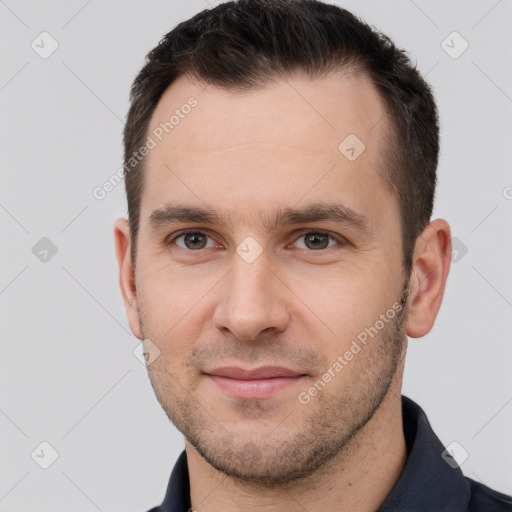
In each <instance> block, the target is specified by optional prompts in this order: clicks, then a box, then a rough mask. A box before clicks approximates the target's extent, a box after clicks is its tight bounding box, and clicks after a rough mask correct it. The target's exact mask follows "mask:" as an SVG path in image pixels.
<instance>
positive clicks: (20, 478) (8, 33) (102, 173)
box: [0, 0, 512, 512]
mask: <svg viewBox="0 0 512 512" xmlns="http://www.w3.org/2000/svg"><path fill="white" fill-rule="evenodd" d="M338 3H339V5H342V6H344V7H347V8H348V9H350V10H352V11H353V12H354V13H356V14H358V15H360V16H362V17H363V18H364V19H365V20H366V21H368V22H369V23H370V24H372V25H374V26H376V27H377V28H378V29H380V30H382V31H384V32H385V33H387V34H389V35H390V36H391V37H392V38H393V39H394V40H395V42H396V43H397V44H398V45H399V46H401V47H404V48H405V49H407V50H408V51H409V52H410V54H411V56H412V58H413V61H416V62H417V65H418V68H419V69H420V70H421V71H423V72H424V73H426V74H427V79H428V80H429V82H430V83H431V84H432V85H433V87H434V91H435V94H436V97H437V100H438V104H439V109H440V114H441V125H442V152H441V161H440V166H439V189H438V193H437V198H436V208H435V214H434V218H436V217H443V218H446V219H447V220H448V221H449V222H450V224H451V226H452V231H453V233H452V234H453V236H454V237H456V239H457V240H455V241H454V244H456V248H457V250H458V252H457V254H456V255H455V257H454V262H453V264H452V268H451V273H450V275H449V278H448V284H447V289H446V294H445V298H444V301H443V305H442V307H441V311H440V313H439V316H438V319H437V322H436V324H435V327H434V329H433V330H432V331H431V332H430V333H429V334H428V335H427V336H426V337H424V338H422V339H411V340H410V346H409V353H408V360H407V364H406V373H405V382H404V390H403V392H404V394H406V395H408V396H409V397H411V398H413V399H414V400H416V401H417V402H418V403H419V404H420V405H421V406H422V407H423V408H424V410H425V411H426V412H427V415H428V417H429V419H430V421H431V424H432V425H433V427H434V429H435V431H436V432H437V434H438V436H439V437H440V438H441V440H442V441H443V442H444V443H445V444H446V445H448V444H449V443H451V442H453V441H456V442H458V443H459V444H460V445H461V446H462V447H463V448H464V449H465V450H466V451H467V452H468V453H469V457H468V458H467V460H465V461H464V462H463V464H462V469H463V471H464V473H465V474H467V475H468V476H470V477H472V478H474V479H475V480H480V481H482V482H484V483H486V484H487V485H489V486H491V487H495V488H497V489H498V490H501V491H504V492H508V493H512V440H511V436H510V432H511V430H512V429H511V427H512V377H511V364H510V363H511V360H512V348H511V343H510V333H511V327H512V315H511V312H512V311H511V308H512V273H511V271H510V262H511V261H512V258H511V256H512V242H511V240H512V236H511V235H512V200H511V198H512V188H510V187H512V175H511V172H510V169H511V160H512V157H511V154H510V150H509V148H510V140H511V135H512V127H511V124H512V123H511V119H512V115H511V114H512V71H511V67H510V53H511V48H512V44H511V43H512V35H511V31H510V26H511V21H512V19H511V18H512V2H511V1H510V0H500V1H496V0H485V1H468V0H464V1H453V0H452V1H450V2H446V1H440V0H438V1H426V0H415V1H412V0H396V1H393V2H385V3H384V2H380V1H378V0H375V1H364V2H362V1H356V0H353V1H340V2H338ZM206 7H208V2H204V1H203V0H193V1H192V0H187V2H178V1H170V0H167V1H157V0H154V1H144V2H142V1H132V2H127V1H124V2H122V1H121V0H109V1H104V2H100V1H99V0H92V1H88V2H87V1H84V0H73V1H70V0H67V1H64V0H61V1H52V2H36V1H35V0H32V1H26V2H15V1H14V0H0V20H1V21H0V34H1V36H0V44H1V55H2V65H1V67H0V109H1V114H0V115H1V117H0V119H1V123H0V130H1V131H0V141H1V144H2V162H1V173H2V186H1V187H0V225H1V237H0V251H1V263H2V265H1V270H0V322H1V323H0V325H1V329H2V341H1V356H0V390H1V391H0V432H1V437H0V439H1V441H0V461H1V462H0V510H1V511H4V512H6V511H17V512H21V511H35V510H37V511H38V512H46V511H52V512H55V511H59V510H74V511H76V512H80V511H84V512H89V511H91V512H93V511H95V510H101V511H115V510H119V511H120V510H122V511H125V512H141V511H144V510H147V509H148V508H149V507H151V506H154V505H156V504H157V503H159V502H160V501H161V500H162V498H163V495H164V490H165V487H166V484H167V480H168V477H169V474H170V471H171V468H172V466H173V464H174V462H175V459H176V458H177V456H178V454H179V453H180V451H181V450H182V449H183V447H184V441H183V438H182V436H181V434H180V433H179V432H178V431H176V430H175V428H174V427H173V426H172V425H171V424H170V423H169V422H168V420H167V417H166V416H165V414H164V413H163V411H162V410H161V409H160V406H159V405H158V403H157V401H156V398H155V397H154V395H153V391H152V389H151V386H150V384H149V380H148V378H147V374H146V369H145V368H144V366H143V365H142V364H141V363H140V361H139V360H138V359H136V357H135V356H134V354H133V351H134V349H135V348H136V347H137V345H138V340H137V339H136V338H135V337H134V336H133V335H132V334H131V333H130V331H129V329H128V324H127V321H126V319H125V312H124V309H123V305H122V300H121V295H120V291H119V288H118V270H117V264H116V261H115V253H114V243H113V223H114V220H115V219H116V218H117V217H119V216H124V215H125V213H126V204H125V197H124V187H123V184H121V185H119V186H118V187H116V188H115V189H114V190H113V191H112V192H111V193H110V194H109V195H108V196H107V197H106V198H105V199H104V200H102V201H99V200H97V199H95V198H94V197H93V195H92V191H93V189H94V188H95V187H96V186H100V185H101V184H102V183H103V182H104V181H105V180H107V179H108V178H109V177H110V176H111V175H112V174H114V173H115V171H116V170H117V169H118V168H119V167H120V166H121V165H122V153H121V151H122V148H121V132H122V128H123V119H124V117H125V115H126V112H127V108H128V92H129V87H130V85H131V82H132V80H133V78H134V76H135V74H136V72H137V71H138V70H139V69H140V67H141V66H142V64H143V59H144V56H145V54H146V53H147V52H148V51H149V50H150V49H151V48H152V47H153V46H155V45H156V44H157V42H158V41H159V40H160V38H161V37H162V36H163V35H164V34H165V33H166V32H168V31H169V30H170V29H171V28H172V27H174V26H175V25H176V23H177V22H179V21H181V20H183V19H186V18H188V17H190V16H191V15H192V14H194V13H196V12H197V11H199V10H202V9H204V8H206ZM43 31H47V32H48V33H50V34H51V36H52V37H53V38H54V39H55V40H56V41H57V42H58V45H59V47H58V49H57V50H56V51H55V52H54V53H53V54H52V55H51V56H49V57H48V58H46V59H43V58H41V57H40V55H39V54H38V53H36V51H34V50H33V49H32V47H31V43H32V41H34V40H35V42H36V43H37V44H39V45H40V46H42V45H43V43H41V38H40V37H39V34H40V33H41V32H43ZM453 31H457V32H458V33H459V34H460V35H461V36H462V37H463V38H464V39H465V40H466V41H467V42H468V43H469V48H468V49H467V50H466V51H465V52H464V53H463V54H462V55H460V56H458V58H453V55H454V52H458V50H460V49H462V40H461V39H458V36H455V39H453V37H452V38H451V39H450V38H449V39H448V40H447V42H446V43H444V45H445V48H446V45H447V44H448V45H449V46H451V47H452V48H451V49H450V50H449V51H451V53H452V56H450V55H449V54H448V53H447V52H446V51H445V49H443V46H442V42H443V41H444V40H446V38H447V36H448V35H449V34H451V33H452V32H453ZM45 37H47V36H45ZM45 41H46V42H45V43H44V45H45V49H46V50H48V49H49V48H50V46H49V44H50V40H49V39H46V40H45ZM452 41H453V42H452ZM38 42H39V43H38ZM507 187H508V188H507ZM42 237H47V238H48V239H50V240H51V241H52V243H53V244H54V245H55V246H56V248H57V253H56V254H55V255H53V256H52V253H51V252H49V253H48V254H47V255H46V261H40V258H41V257H44V256H43V255H44V253H39V254H38V252H39V251H41V250H44V247H43V249H41V247H40V246H36V250H34V252H36V254H34V253H33V251H32V249H33V247H34V246H35V245H36V244H37V243H38V241H39V240H40V239H41V238H42ZM41 243H42V244H45V243H47V242H41ZM466 250H467V252H465V251H466ZM36 255H37V256H38V257H36ZM43 441H46V442H47V443H49V444H50V445H51V446H52V447H53V448H54V449H55V450H56V451H57V452H58V458H57V459H56V460H55V462H54V463H53V464H52V465H51V466H50V467H49V468H48V469H42V468H41V467H40V466H39V464H44V463H45V462H46V463H48V462H51V454H52V452H51V449H49V448H48V447H45V445H43V446H42V447H41V446H40V443H41V442H43ZM34 450H36V451H35V452H34ZM33 452H34V453H35V455H34V456H33V458H32V457H31V453H33Z"/></svg>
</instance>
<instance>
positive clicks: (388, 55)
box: [124, 0, 439, 275]
mask: <svg viewBox="0 0 512 512" xmlns="http://www.w3.org/2000/svg"><path fill="white" fill-rule="evenodd" d="M340 68H352V69H355V70H358V71H360V72H362V73H364V74H365V75H366V76H368V77H369V78H370V80H371V81H372V82H373V83H374V85H375V86H376V87H377V89H378V91H379V92H380V94H381V96H382V98H383V99H384V101H385V104H386V107H387V110H388V113H389V115H390V119H391V122H392V127H393V129H392V133H389V134H387V137H388V138H389V141H390V144H389V149H388V151H387V152H386V155H383V169H382V171H381V174H382V175H383V177H384V180H385V183H386V184H387V185H388V187H389V188H390V190H392V191H393V193H394V194H395V196H396V197H397V200H398V202H399V207H400V212H401V232H402V241H403V267H404V270H405V272H406V275H409V273H410V270H411V268H412V256H413V251H414V246H415V242H416V239H417V237H418V236H419V234H420V233H421V232H422V231H423V229H424V228H425V226H426V224H427V223H428V222H429V220H430V217H431V215H432V209H433V204H434V195H435V188H436V169H437V162H438V155H439V122H438V114H437V108H436V104H435V101H434V97H433V94H432V91H431V89H430V87H429V85H428V84H427V83H426V82H425V80H424V79H423V77H422V76H421V75H420V73H419V72H418V71H417V69H416V67H415V66H413V65H412V64H411V62H410V60H409V58H408V57H407V55H406V53H405V51H404V50H402V49H399V48H397V47H396V46H395V45H394V44H393V42H392V41H391V40H390V39H389V37H387V36H386V35H384V34H382V33H380V32H379V31H377V30H375V29H374V28H371V27H370V26H369V25H367V24H366V23H365V22H364V21H362V20H360V19H359V18H357V17H356V16H354V15H353V14H351V13H350V12H349V11H347V10H345V9H342V8H340V7H337V6H334V5H330V4H324V3H322V2H319V1H315V0H238V1H236V2H227V3H223V4H221V5H219V6H217V7H215V8H213V9H210V10H205V11H203V12H201V13H199V14H197V15H196V16H194V17H192V18H191V19H189V20H187V21H184V22H182V23H180V24H179V25H177V26H176V28H174V30H172V31H171V32H169V33H168V34H166V35H165V36H164V37H163V38H162V40H161V41H160V42H159V44H158V45H157V46H156V47H155V48H154V49H153V50H151V51H150V52H149V53H148V55H147V56H146V63H145V65H144V67H143V68H142V70H141V71H140V72H139V74H138V75H137V77H136V78H135V80H134V82H133V85H132V88H131V94H130V102H131V106H130V109H129V112H128V116H127V120H126V125H125V129H124V169H125V186H126V195H127V200H128V217H129V224H130V237H131V240H132V253H131V256H132V261H133V264H134V265H135V258H136V241H137V233H138V228H139V217H140V201H141V195H142V190H143V185H144V176H145V169H144V164H145V160H144V159H141V160H140V162H137V164H136V165H135V166H134V167H133V168H131V167H130V166H129V165H128V163H129V160H130V158H131V157H132V155H133V154H134V152H136V151H137V150H138V149H139V148H140V147H141V146H143V145H144V142H145V140H146V138H147V135H148V134H147V132H148V128H149V122H150V119H151V116H152V114H153V112H154V111H155V108H156V106H157V104H158V101H159V100H160V98H161V96H162V95H163V93H164V91H165V90H166V89H167V88H168V87H169V86H170V85H171V84H172V83H173V82H174V81H175V80H176V79H177V78H178V77H180V76H182V75H185V74H188V75H190V76H192V77H194V78H196V79H197V80H198V81H200V82H203V83H205V84H210V85H213V86H217V87H223V88H227V89H233V90H237V89H238V90H240V89H248V88H253V87H257V86H264V85H265V84H268V83H270V82H271V81H272V80H274V79H276V78H279V77H280V76H281V77H285V76H287V75H290V74H291V73H294V72H297V71H301V72H305V73H306V74H307V75H308V76H310V77H312V78H315V77H318V76H320V75H324V74H326V73H328V72H329V71H333V70H336V69H340ZM340 142H341V141H340Z"/></svg>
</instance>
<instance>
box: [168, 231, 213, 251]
mask: <svg viewBox="0 0 512 512" xmlns="http://www.w3.org/2000/svg"><path fill="white" fill-rule="evenodd" d="M208 238H210V237H209V236H208V235H207V234H206V233H203V232H202V231H186V232H183V233H181V234H179V235H177V236H176V237H174V238H173V239H172V240H171V241H170V242H169V245H172V244H174V243H176V241H177V240H179V239H183V244H184V246H182V245H180V244H176V245H177V246H178V247H179V248H180V249H185V250H189V251H194V250H200V249H204V248H205V247H206V244H207V241H208Z"/></svg>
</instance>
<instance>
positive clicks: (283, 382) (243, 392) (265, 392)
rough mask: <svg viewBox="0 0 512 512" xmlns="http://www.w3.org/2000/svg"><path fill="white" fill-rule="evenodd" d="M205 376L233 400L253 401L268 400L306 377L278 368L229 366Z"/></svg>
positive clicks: (302, 374) (287, 369)
mask: <svg viewBox="0 0 512 512" xmlns="http://www.w3.org/2000/svg"><path fill="white" fill-rule="evenodd" d="M206 375H207V377H208V378H209V379H210V380H211V381H212V382H213V383H215V384H216V385H217V386H218V387H219V388H220V389H222V391H224V392H225V393H227V394H229V395H231V396H233V397H235V398H243V399H253V400H263V399H265V398H269V397H271V396H273V395H274V394H276V393H277V392H279V391H282V390H284V389H285V388H288V387H290V386H292V385H294V384H297V383H298V382H299V381H301V380H303V379H304V378H305V377H306V374H304V373H300V372H297V371H294V370H291V369H289V368H283V367H278V366H265V367H260V368H255V369H252V370H246V369H243V368H237V367H232V366H231V367H223V368H216V369H214V370H211V371H209V372H207V373H206Z"/></svg>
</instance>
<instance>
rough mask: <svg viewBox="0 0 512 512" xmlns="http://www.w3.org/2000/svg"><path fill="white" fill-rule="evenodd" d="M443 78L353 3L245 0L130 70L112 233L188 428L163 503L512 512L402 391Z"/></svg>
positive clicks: (426, 268) (134, 301) (171, 399)
mask: <svg viewBox="0 0 512 512" xmlns="http://www.w3.org/2000/svg"><path fill="white" fill-rule="evenodd" d="M438 139H439V126H438V118H437V110H436V106H435V102H434V98H433V96H432V92H431V90H430V88H429V86H428V85H427V84H426V83H425V81H424V80H423V79H422V77H421V76H420V74H419V73H418V72H417V71H416V70H415V69H414V67H413V66H412V65H411V64H410V62H409V60H408V58H407V57H406V55H405V54H404V53H403V52H402V51H400V50H398V49H397V48H396V47H395V46H394V45H393V43H392V42H391V41H390V40H389V39H388V38H386V37H385V36H384V35H382V34H380V33H378V32H376V31H374V30H372V29H371V28H370V27H368V26H367V25H366V24H365V23H363V22H362V21H360V20H358V19H357V18H355V17H354V16H353V15H352V14H350V13H349V12H347V11H346V10H343V9H340V8H338V7H335V6H332V5H327V4H323V3H320V2H315V1H306V0H288V1H287V0H274V1H270V0H240V1H238V2H236V3H234V2H229V3H225V4H221V5H219V6H217V7H216V8H214V9H211V10H209V11H205V12H202V13H200V14H198V15H196V16H195V17H193V18H192V19H190V20H188V21H185V22H183V23H181V24H180V25H178V26H177V27H176V28H175V29H174V30H173V31H171V32H170V33H169V34H167V35H166V36H165V37H164V38H163V40H162V41H161V42H160V44H159V45H158V46H157V47H156V48H155V49H153V50H152V51H151V52H150V53H149V54H148V57H147V63H146V65H145V66H144V68H143V69H142V70H141V72H140V73H139V75H138V76H137V77H136V79H135V82H134V84H133V87H132V93H131V108H130V111H129V114H128V119H127V122H126V127H125V133H124V144H125V179H126V191H127V197H128V210H129V212H128V213H129V220H126V219H119V220H118V221H117V223H116V226H115V240H116V251H117V258H118V262H119V266H120V285H121V290H122V294H123V299H124V303H125V306H126V311H127V315H128V320H129V325H130V328H131V330H132V332H133V333H134V335H135V336H137V337H138V338H139V339H141V340H144V346H145V353H146V358H147V363H148V371H149V376H150V379H151V383H152V386H153V388H154V391H155V393H156V396H157V398H158V400H159V402H160V404H161V405H162V407H163V409H164V411H165V412H166V414H167V415H168V417H169V419H170V420H171V421H172V422H173V423H174V424H175V425H176V427H177V428H178V429H179V430H180V431H181V432H182V433H183V435H184V436H185V440H186V441H185V451H184V452H183V453H182V454H181V456H180V457H179V460H178V461H177V463H176V465H175V467H174V470H173V472H172V475H171V480H170V482H169V486H168V489H167V493H166V496H165V499H164V502H163V504H162V505H161V506H160V507H157V508H155V509H153V511H161V512H163V511H173V512H181V511H186V510H197V511H199V512H211V511H222V512H231V511H239V510H244V511H245V512H252V511H261V510H264V511H268V512H271V511H272V512H274V511H306V510H307V511H308V512H317V511H320V510H322V511H324V510H336V511H354V512H355V511H357V512H363V511H365V512H370V511H375V510H379V511H420V510H421V511H432V512H434V511H435V512H440V511H477V510H478V511H488V510H495V511H506V510H507V511H509V510H512V498H510V497H509V496H506V495H504V494H502V493H498V492H497V491H494V490H492V489H490V488H488V487H486V486H485V485H482V484H481V483H478V482H476V481H474V480H472V479H470V478H467V477H465V476H464V475H463V474H462V472H461V470H460V469H459V468H458V466H457V464H456V463H455V461H454V460H453V459H451V458H450V455H449V454H447V453H446V451H445V447H444V446H443V445H442V444H441V442H440V440H439V439H438V438H437V437H436V435H435V433H434V432H433V431H432V429H431V428H430V425H429V423H428V420H427V418H426V416H425V414H424V412H423V410H422V409H421V408H420V407H419V406H418V405H416V404H415V403H414V402H413V401H412V400H410V399H408V398H406V397H403V396H402V395H401V385H402V375H403V368H404V358H405V354H406V348H407V336H411V337H414V338H416V337H421V336H424V335H425V334H427V333H428V332H429V331H430V329H431V328H432V326H433V324H434V321H435V318H436V315H437V313H438V311H439V308H440V305H441V301H442V297H443V293H444V288H445V283H446V279H447V276H448V272H449V267H450V256H451V243H450V227H449V225H448V223H447V222H446V221H445V220H443V219H436V220H433V221H430V216H431V214H432V208H433V200H434V192H435V186H436V167H437V160H438V152H439V140H438Z"/></svg>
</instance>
